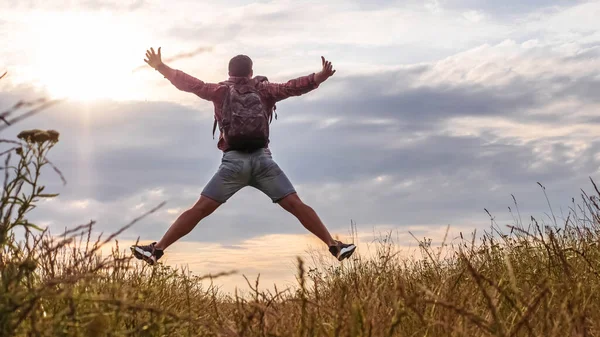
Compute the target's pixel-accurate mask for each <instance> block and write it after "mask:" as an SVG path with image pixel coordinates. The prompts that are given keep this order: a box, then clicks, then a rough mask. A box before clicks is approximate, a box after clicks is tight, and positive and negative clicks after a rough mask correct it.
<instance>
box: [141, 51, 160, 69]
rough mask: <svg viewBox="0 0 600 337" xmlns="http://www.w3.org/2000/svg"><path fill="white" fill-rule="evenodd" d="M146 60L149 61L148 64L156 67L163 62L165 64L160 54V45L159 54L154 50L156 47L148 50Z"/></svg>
mask: <svg viewBox="0 0 600 337" xmlns="http://www.w3.org/2000/svg"><path fill="white" fill-rule="evenodd" d="M144 62H146V63H148V65H149V66H151V67H152V68H154V69H157V68H158V67H159V66H160V65H161V64H163V62H162V58H161V55H160V47H158V54H156V53H155V52H154V48H150V50H146V58H145V59H144Z"/></svg>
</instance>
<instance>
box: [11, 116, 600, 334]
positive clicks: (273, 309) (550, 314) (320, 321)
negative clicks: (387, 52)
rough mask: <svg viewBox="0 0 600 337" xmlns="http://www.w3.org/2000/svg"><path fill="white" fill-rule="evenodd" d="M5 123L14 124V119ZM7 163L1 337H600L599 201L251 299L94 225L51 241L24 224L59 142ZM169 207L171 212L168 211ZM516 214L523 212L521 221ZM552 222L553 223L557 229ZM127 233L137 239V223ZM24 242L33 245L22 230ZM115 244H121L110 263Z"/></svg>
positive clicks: (303, 277) (30, 146)
mask: <svg viewBox="0 0 600 337" xmlns="http://www.w3.org/2000/svg"><path fill="white" fill-rule="evenodd" d="M4 117H6V115H4V116H3V118H4ZM5 142H7V144H11V145H12V146H13V147H11V148H10V149H8V151H7V152H5V153H3V154H2V155H3V156H5V160H4V166H3V172H4V178H5V179H4V190H3V194H2V199H1V201H0V202H1V204H0V220H1V223H0V336H501V337H509V336H548V337H554V336H556V337H558V336H598V335H600V298H598V297H599V296H598V291H599V289H600V274H599V273H600V251H599V249H598V244H599V233H600V206H599V201H598V200H599V197H600V192H599V191H598V189H597V188H596V186H595V184H593V181H592V186H593V190H594V193H593V195H588V194H586V193H585V192H582V199H581V202H579V204H576V203H575V201H573V206H572V207H571V209H570V212H569V214H568V216H567V218H566V219H564V220H562V221H561V222H560V223H559V222H558V220H553V223H551V224H550V225H545V224H540V223H538V222H537V221H536V219H534V218H529V220H528V221H526V223H524V222H523V221H522V220H521V217H520V215H517V216H515V223H514V226H510V227H507V228H503V229H502V228H500V226H498V224H496V223H495V222H494V221H493V219H492V225H491V227H490V230H489V231H488V232H486V233H483V234H482V235H480V236H475V235H472V236H469V237H463V236H462V234H461V238H460V239H458V240H455V241H451V242H446V244H445V245H442V246H441V247H433V246H432V245H431V241H430V240H424V241H422V242H420V249H421V253H422V254H421V255H420V256H419V257H417V256H415V257H413V258H403V257H401V256H400V255H399V254H397V252H396V250H395V249H394V247H395V245H394V242H393V240H392V237H391V236H385V237H382V238H381V240H380V241H379V243H378V244H377V254H375V256H374V257H373V258H369V259H367V258H362V257H361V256H360V255H358V254H357V255H356V257H355V258H353V259H352V260H350V261H347V262H345V263H343V264H325V265H322V264H320V263H317V264H314V265H310V266H309V265H307V264H306V263H305V262H303V261H302V260H299V261H298V285H297V286H296V287H294V288H287V289H277V287H274V288H273V289H272V290H270V291H260V290H258V289H259V281H260V280H259V279H256V280H248V287H247V288H246V293H245V294H244V296H242V295H240V294H234V295H227V294H224V293H221V292H220V291H219V290H218V288H216V287H214V286H212V282H211V281H212V280H213V279H214V278H215V277H226V276H227V275H226V273H225V274H217V275H207V276H204V277H201V276H193V275H192V274H190V273H188V272H187V271H186V270H175V269H172V268H170V267H169V266H165V265H162V264H159V265H158V266H155V267H149V266H146V265H143V264H140V263H138V262H137V261H132V259H131V256H129V254H125V253H123V251H122V249H121V248H120V247H119V245H118V241H117V237H118V235H119V234H120V232H121V231H119V232H117V233H113V234H112V235H109V236H107V237H103V236H102V235H101V236H99V237H94V236H93V235H92V233H93V228H94V225H95V224H94V223H93V222H91V223H89V224H85V225H82V226H79V227H77V228H74V229H71V230H68V231H65V232H64V233H62V234H61V235H58V236H52V235H50V233H49V232H47V231H45V230H42V229H41V228H38V227H36V226H35V224H32V223H30V222H29V221H28V220H27V215H28V214H29V212H30V211H31V210H33V209H34V207H35V205H36V203H37V202H39V200H41V199H42V198H51V197H56V195H54V194H48V193H47V192H46V191H45V187H44V185H43V183H42V180H41V179H40V177H41V174H42V172H43V171H44V170H43V168H44V167H46V166H49V167H51V168H52V164H51V163H50V162H49V161H48V160H47V156H48V154H49V152H50V151H51V149H52V148H53V147H54V146H56V144H57V142H58V134H57V133H53V132H48V131H40V130H33V131H29V132H25V133H21V135H20V138H19V139H18V140H8V141H5ZM159 206H160V205H159ZM517 211H518V210H517ZM553 219H555V218H553ZM135 221H137V219H136V220H134V222H132V223H131V224H129V225H126V226H124V227H123V229H122V230H126V229H127V228H129V226H131V225H133V224H134V223H135ZM19 231H20V232H22V233H24V234H23V235H22V236H21V235H17V234H16V233H17V232H19ZM104 245H113V249H112V252H111V253H110V254H108V255H107V256H103V255H101V254H100V248H101V247H102V246H104Z"/></svg>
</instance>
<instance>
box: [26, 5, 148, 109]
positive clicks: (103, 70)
mask: <svg viewBox="0 0 600 337" xmlns="http://www.w3.org/2000/svg"><path fill="white" fill-rule="evenodd" d="M32 22H35V24H34V29H35V31H36V33H35V36H36V38H37V43H36V44H35V51H34V54H35V55H33V64H32V68H33V69H32V73H33V74H34V75H35V77H36V78H37V82H38V84H39V85H41V86H42V87H43V88H45V89H46V90H47V91H48V93H49V94H50V96H52V97H53V98H67V99H71V100H81V101H87V100H96V99H112V100H125V99H132V98H134V97H135V96H136V88H137V89H138V90H139V89H140V88H139V83H136V78H135V75H134V74H133V73H132V69H134V68H135V67H137V66H139V65H140V63H143V61H142V59H143V55H144V51H145V49H144V48H143V47H142V43H143V42H144V33H143V31H142V30H141V29H139V28H138V27H136V26H135V25H134V24H132V23H129V22H127V21H126V20H124V19H118V18H116V17H115V16H113V15H110V14H108V13H92V12H77V13H72V12H68V13H54V14H47V13H45V14H44V15H43V16H40V17H38V18H36V20H32Z"/></svg>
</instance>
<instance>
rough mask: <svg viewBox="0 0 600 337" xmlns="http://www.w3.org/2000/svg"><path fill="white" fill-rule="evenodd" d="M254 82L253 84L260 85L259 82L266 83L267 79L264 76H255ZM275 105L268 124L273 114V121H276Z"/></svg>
mask: <svg viewBox="0 0 600 337" xmlns="http://www.w3.org/2000/svg"><path fill="white" fill-rule="evenodd" d="M254 81H255V83H257V84H258V83H260V82H265V81H266V82H268V81H269V79H268V78H267V77H266V76H255V77H254ZM276 110H277V105H275V104H273V113H272V114H271V116H269V124H270V123H271V122H272V121H273V114H275V120H277V111H276Z"/></svg>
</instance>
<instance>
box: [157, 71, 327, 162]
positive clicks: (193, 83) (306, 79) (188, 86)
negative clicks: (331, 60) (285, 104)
mask: <svg viewBox="0 0 600 337" xmlns="http://www.w3.org/2000/svg"><path fill="white" fill-rule="evenodd" d="M157 70H158V71H159V72H160V73H161V74H162V75H163V76H164V77H165V78H166V79H168V80H169V81H170V82H171V83H172V84H173V85H174V86H175V87H176V88H177V89H179V90H182V91H186V92H191V93H193V94H196V95H197V96H198V97H200V98H202V99H205V100H207V101H211V102H213V105H214V107H215V116H216V117H219V118H220V117H221V113H222V107H223V99H224V98H225V93H226V89H227V87H226V86H225V85H223V84H216V83H205V82H203V81H201V80H199V79H197V78H195V77H193V76H190V75H188V74H186V73H184V72H183V71H181V70H176V69H172V68H170V67H169V66H167V65H164V64H162V65H160V66H159V67H158V69H157ZM228 81H231V82H235V83H243V82H247V81H250V79H249V78H246V77H233V76H232V77H229V80H228ZM318 87H319V84H318V83H317V82H315V74H314V73H312V74H310V75H308V76H302V77H298V78H296V79H293V80H290V81H288V82H287V83H283V84H280V83H269V82H268V81H264V82H260V83H259V84H258V89H259V92H260V94H261V96H262V98H263V100H264V101H265V103H266V104H267V109H268V111H272V109H273V107H274V106H275V103H276V102H279V101H281V100H284V99H286V98H288V97H291V96H300V95H303V94H306V93H307V92H309V91H312V90H314V89H316V88H318ZM217 147H218V148H219V150H221V151H226V150H227V149H228V148H229V146H228V145H227V142H226V141H225V139H224V138H223V134H222V133H220V134H219V142H218V143H217Z"/></svg>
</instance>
